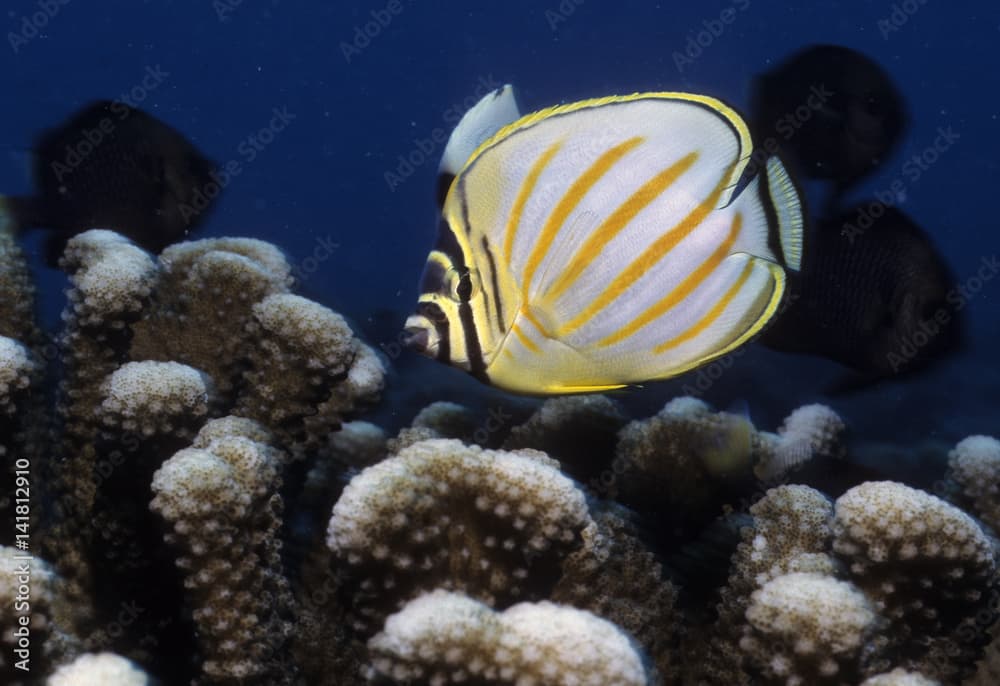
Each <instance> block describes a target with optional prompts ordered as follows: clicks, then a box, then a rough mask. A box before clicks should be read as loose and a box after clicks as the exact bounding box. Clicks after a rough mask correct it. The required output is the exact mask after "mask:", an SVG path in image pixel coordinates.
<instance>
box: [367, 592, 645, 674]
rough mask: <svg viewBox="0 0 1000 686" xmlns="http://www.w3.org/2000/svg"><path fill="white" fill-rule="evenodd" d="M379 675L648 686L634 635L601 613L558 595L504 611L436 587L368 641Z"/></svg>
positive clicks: (373, 670)
mask: <svg viewBox="0 0 1000 686" xmlns="http://www.w3.org/2000/svg"><path fill="white" fill-rule="evenodd" d="M369 647H370V649H371V652H372V655H373V661H372V672H373V673H374V676H375V681H376V683H378V682H380V681H381V682H383V683H431V684H441V685H442V686H443V685H444V684H464V683H470V682H471V683H481V684H497V685H500V684H512V685H513V684H518V685H519V686H542V684H551V685H552V686H603V685H604V684H618V685H620V686H642V685H644V684H647V683H649V682H648V678H647V675H646V673H645V669H644V668H643V663H642V658H641V657H640V656H639V654H638V653H637V652H636V650H635V648H634V647H633V645H632V643H631V642H630V641H629V639H628V637H627V636H625V635H624V634H623V633H621V631H619V630H618V629H617V628H616V627H615V626H614V625H613V624H611V623H610V622H606V621H604V620H602V619H600V618H598V617H595V616H594V615H592V614H590V613H588V612H585V611H582V610H577V609H575V608H571V607H565V606H560V605H555V604H553V603H547V602H542V603H537V604H536V603H520V604H518V605H514V606H513V607H510V608H508V609H507V610H505V611H504V612H501V613H497V612H494V611H492V610H491V609H490V608H489V607H488V606H486V605H484V604H482V603H479V602H476V601H475V600H472V599H470V598H467V597H465V596H462V595H459V594H456V593H449V592H446V591H440V590H439V591H434V592H433V593H430V594H427V595H423V596H420V597H419V598H416V599H415V600H412V601H411V602H410V603H408V604H407V605H406V606H405V607H404V608H403V609H402V610H401V611H400V612H398V613H397V614H394V615H392V616H391V617H389V619H388V620H387V621H386V623H385V629H384V630H383V631H382V632H380V633H379V634H378V635H376V636H375V637H374V638H372V639H371V641H369Z"/></svg>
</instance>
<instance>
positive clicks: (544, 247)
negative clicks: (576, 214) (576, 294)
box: [523, 137, 645, 291]
mask: <svg viewBox="0 0 1000 686" xmlns="http://www.w3.org/2000/svg"><path fill="white" fill-rule="evenodd" d="M643 140H645V139H643V138H641V137H635V138H629V139H628V140H627V141H624V142H622V143H619V144H618V145H616V146H614V147H613V148H611V149H609V150H607V151H606V152H604V153H603V154H602V155H601V156H600V157H598V158H597V159H596V160H595V161H594V163H593V164H591V165H590V166H589V167H587V169H586V170H585V171H584V172H583V173H582V174H580V176H578V177H577V178H576V181H574V182H573V184H572V185H571V186H570V187H569V189H567V191H566V193H565V195H563V196H562V198H560V199H559V202H558V203H556V206H555V209H553V210H552V214H550V215H549V218H548V219H547V220H546V221H545V226H543V227H542V230H541V232H540V233H539V234H538V242H536V243H535V247H534V249H533V250H532V251H531V256H530V257H528V263H527V264H526V265H525V267H524V282H523V288H524V290H525V291H527V290H528V289H530V288H531V280H532V279H533V278H534V276H535V272H536V271H537V270H538V265H539V264H541V262H542V260H543V259H544V258H545V255H546V254H548V252H549V248H551V247H552V241H554V240H555V237H556V235H558V233H559V230H560V229H561V228H562V227H563V224H565V223H566V218H567V217H569V214H570V212H572V211H573V210H574V209H575V208H576V206H577V205H579V204H580V201H581V200H582V199H583V197H584V196H585V195H586V194H587V192H588V191H589V190H590V189H591V188H593V187H594V184H596V183H597V182H598V181H600V180H601V177H603V176H604V175H605V174H607V173H608V171H609V170H610V169H611V167H613V166H614V164H615V163H616V162H617V161H618V160H620V159H621V158H622V157H624V156H625V154H626V153H628V152H629V151H630V150H633V149H634V148H635V147H636V146H638V145H639V144H641V143H642V142H643Z"/></svg>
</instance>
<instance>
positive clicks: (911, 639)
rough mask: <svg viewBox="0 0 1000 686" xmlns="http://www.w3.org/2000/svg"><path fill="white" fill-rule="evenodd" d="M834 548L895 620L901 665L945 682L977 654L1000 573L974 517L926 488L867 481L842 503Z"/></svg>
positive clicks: (892, 633) (892, 639)
mask: <svg viewBox="0 0 1000 686" xmlns="http://www.w3.org/2000/svg"><path fill="white" fill-rule="evenodd" d="M834 530H835V538H834V544H833V548H834V550H835V551H836V552H837V553H838V554H839V555H841V556H842V557H844V558H845V559H846V560H847V561H848V562H849V570H850V573H851V577H852V579H853V580H854V582H855V583H856V584H857V585H858V586H860V587H861V588H862V589H863V590H864V591H865V593H866V594H867V595H868V596H869V598H871V599H872V601H873V602H874V603H875V606H876V607H877V608H878V610H879V612H880V613H881V614H883V615H885V616H886V617H887V618H888V619H889V620H890V621H891V622H892V626H891V628H890V630H888V631H887V632H886V633H885V636H886V638H887V639H888V641H889V644H890V645H891V646H892V647H893V648H894V649H895V650H896V651H898V652H900V653H901V654H902V655H903V656H904V659H903V660H902V661H901V664H900V666H903V667H906V668H909V669H914V670H916V671H920V672H922V673H924V674H926V675H928V676H931V677H933V678H938V679H940V680H942V681H950V680H955V679H956V678H957V677H959V676H961V675H962V674H963V673H964V672H966V671H969V670H971V668H972V663H973V662H974V661H975V660H976V659H977V658H978V656H979V652H980V651H979V649H978V647H977V644H976V642H975V641H973V642H969V641H967V640H965V639H963V636H965V635H967V634H968V633H970V632H971V633H972V634H973V635H977V634H979V635H981V632H982V631H983V629H982V628H980V627H978V626H977V624H976V622H977V616H976V615H977V612H978V611H979V610H980V609H981V608H983V607H984V606H985V605H986V603H987V601H988V600H989V596H988V595H987V593H986V590H987V589H988V588H989V585H990V583H991V579H992V577H993V575H994V573H995V571H996V564H995V561H994V558H993V546H992V544H991V541H990V539H989V538H988V537H987V536H986V534H985V533H984V532H983V530H982V528H981V527H980V526H979V525H978V524H977V523H976V522H975V520H973V519H972V518H971V517H970V516H969V515H967V514H965V513H964V512H962V511H961V510H959V509H958V508H956V507H954V506H953V505H950V504H949V503H947V502H945V501H944V500H941V499H940V498H938V497H936V496H933V495H931V494H929V493H925V492H924V491H920V490H917V489H914V488H910V487H908V486H905V485H903V484H899V483H895V482H891V481H878V482H867V483H864V484H861V485H860V486H855V487H854V488H852V489H850V490H849V491H847V492H846V493H845V494H844V495H842V496H841V497H840V498H839V499H838V500H837V503H836V517H835V522H834Z"/></svg>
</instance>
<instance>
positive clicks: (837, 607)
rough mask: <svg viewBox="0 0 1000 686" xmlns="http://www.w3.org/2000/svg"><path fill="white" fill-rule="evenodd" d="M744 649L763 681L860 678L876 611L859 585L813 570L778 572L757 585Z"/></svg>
mask: <svg viewBox="0 0 1000 686" xmlns="http://www.w3.org/2000/svg"><path fill="white" fill-rule="evenodd" d="M746 619H747V625H746V628H745V633H744V636H743V638H742V640H741V641H740V649H741V650H742V651H743V652H744V653H745V654H746V655H747V656H748V658H749V662H750V665H751V668H752V670H753V671H754V672H756V673H758V674H760V678H761V683H763V684H782V685H788V686H806V685H807V684H808V685H809V686H822V685H823V684H843V685H845V686H850V685H852V684H856V683H857V681H858V675H859V674H860V672H861V658H862V654H863V652H864V647H865V644H866V642H867V641H868V639H869V637H870V635H871V634H872V633H873V631H874V630H875V627H876V614H875V612H874V609H873V608H872V606H871V603H869V601H868V599H867V598H866V597H865V596H864V594H863V593H861V591H859V590H858V589H857V588H855V587H854V586H852V585H851V584H849V583H846V582H844V581H838V580H836V579H834V578H832V577H829V576H825V575H822V574H815V573H793V574H785V575H783V576H779V577H776V578H774V579H772V580H770V581H768V582H767V583H766V584H764V585H763V586H762V587H761V588H759V589H758V590H756V591H754V593H753V596H752V599H751V603H750V607H749V608H747V611H746Z"/></svg>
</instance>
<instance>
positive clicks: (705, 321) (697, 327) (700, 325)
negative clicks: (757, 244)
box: [653, 261, 753, 355]
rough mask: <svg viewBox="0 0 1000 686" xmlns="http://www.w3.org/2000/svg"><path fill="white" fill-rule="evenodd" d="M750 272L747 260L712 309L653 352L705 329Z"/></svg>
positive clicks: (750, 262)
mask: <svg viewBox="0 0 1000 686" xmlns="http://www.w3.org/2000/svg"><path fill="white" fill-rule="evenodd" d="M751 273H753V261H748V262H747V266H745V267H744V268H743V272H742V273H741V274H740V277H739V278H738V279H736V283H734V284H733V285H732V286H730V287H729V290H728V291H726V293H725V295H723V296H722V298H721V299H720V300H719V302H717V303H715V305H714V306H713V307H712V309H710V310H709V311H708V312H706V313H705V316H704V317H702V318H701V319H700V320H699V321H697V322H696V323H695V324H693V325H691V326H690V327H689V328H688V330H687V331H685V332H683V333H681V334H678V335H677V336H674V337H673V338H671V339H670V340H669V341H667V342H665V343H660V344H659V345H658V346H656V347H655V348H653V354H655V355H659V354H660V353H662V352H663V351H664V350H669V349H670V348H674V347H677V346H678V345H680V344H681V343H684V342H686V341H689V340H691V339H692V338H694V337H695V336H697V335H698V334H700V333H701V332H702V331H704V330H705V329H707V328H708V327H709V326H710V325H711V324H712V322H714V321H715V320H716V319H718V318H719V317H720V316H721V315H722V313H723V312H725V310H726V308H727V307H729V304H730V303H731V302H732V301H733V298H735V297H736V294H737V293H739V291H740V289H741V288H743V285H744V284H745V283H746V282H747V279H749V278H750V274H751Z"/></svg>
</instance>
